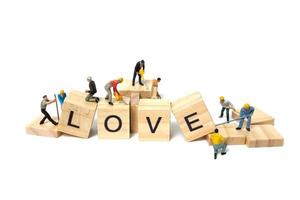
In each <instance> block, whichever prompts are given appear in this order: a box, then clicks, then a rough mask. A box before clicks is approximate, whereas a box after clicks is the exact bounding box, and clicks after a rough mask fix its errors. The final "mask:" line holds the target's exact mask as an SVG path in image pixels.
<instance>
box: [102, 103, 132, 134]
mask: <svg viewBox="0 0 300 200" xmlns="http://www.w3.org/2000/svg"><path fill="white" fill-rule="evenodd" d="M113 103H114V105H113V106H111V105H109V104H108V102H107V101H105V100H104V99H101V100H100V101H99V103H98V114H97V116H98V118H97V121H98V124H97V125H98V137H99V138H101V139H129V138H130V120H129V119H130V117H129V116H130V115H129V112H130V106H129V105H128V104H126V103H124V102H122V101H115V100H113Z"/></svg>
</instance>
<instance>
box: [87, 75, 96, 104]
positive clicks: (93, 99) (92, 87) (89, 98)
mask: <svg viewBox="0 0 300 200" xmlns="http://www.w3.org/2000/svg"><path fill="white" fill-rule="evenodd" d="M87 81H88V82H89V90H86V91H85V92H86V93H89V94H88V95H87V96H86V98H85V101H89V102H96V103H98V101H99V98H98V97H94V94H96V93H97V88H96V84H95V82H94V81H93V80H92V77H90V76H89V77H87Z"/></svg>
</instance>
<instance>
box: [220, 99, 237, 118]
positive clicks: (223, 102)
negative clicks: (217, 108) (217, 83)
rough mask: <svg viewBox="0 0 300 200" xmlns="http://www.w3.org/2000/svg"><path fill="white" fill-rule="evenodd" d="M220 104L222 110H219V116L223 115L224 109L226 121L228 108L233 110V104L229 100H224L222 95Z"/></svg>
mask: <svg viewBox="0 0 300 200" xmlns="http://www.w3.org/2000/svg"><path fill="white" fill-rule="evenodd" d="M220 104H221V106H222V110H221V115H220V117H219V118H222V117H223V114H224V111H225V110H226V119H227V122H229V110H230V109H232V110H235V108H234V106H233V104H232V103H231V102H230V101H228V100H225V97H223V96H221V97H220Z"/></svg>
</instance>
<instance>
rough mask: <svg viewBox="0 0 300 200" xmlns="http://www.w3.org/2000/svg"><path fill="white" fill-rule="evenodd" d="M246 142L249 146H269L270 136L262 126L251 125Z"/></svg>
mask: <svg viewBox="0 0 300 200" xmlns="http://www.w3.org/2000/svg"><path fill="white" fill-rule="evenodd" d="M246 144H247V146H248V147H268V146H269V138H268V137H267V136H266V135H265V133H264V131H263V129H262V128H261V127H260V126H258V125H255V126H251V132H248V134H247V137H246Z"/></svg>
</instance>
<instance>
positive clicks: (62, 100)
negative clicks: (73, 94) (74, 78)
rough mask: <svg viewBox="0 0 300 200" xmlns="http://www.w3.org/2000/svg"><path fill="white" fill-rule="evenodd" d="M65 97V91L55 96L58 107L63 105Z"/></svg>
mask: <svg viewBox="0 0 300 200" xmlns="http://www.w3.org/2000/svg"><path fill="white" fill-rule="evenodd" d="M66 97H67V94H66V93H65V91H64V90H60V92H59V94H58V95H57V98H58V101H59V103H60V106H62V105H63V104H64V101H65V99H66Z"/></svg>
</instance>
